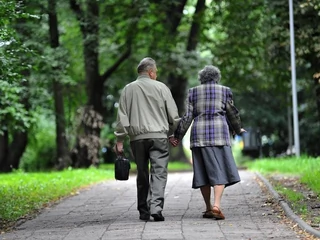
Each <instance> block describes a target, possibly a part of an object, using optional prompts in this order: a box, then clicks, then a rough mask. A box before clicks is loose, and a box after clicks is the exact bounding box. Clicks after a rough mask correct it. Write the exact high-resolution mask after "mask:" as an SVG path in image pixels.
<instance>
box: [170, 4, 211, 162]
mask: <svg viewBox="0 0 320 240" xmlns="http://www.w3.org/2000/svg"><path fill="white" fill-rule="evenodd" d="M204 11H205V0H198V2H197V5H196V11H195V13H194V15H193V21H192V25H191V29H190V33H189V37H188V44H187V47H186V50H187V51H193V50H195V49H196V47H197V44H198V42H199V37H200V23H201V22H202V19H203V16H204ZM168 84H169V86H170V88H171V92H172V95H173V98H174V100H175V101H176V104H177V107H178V109H179V115H180V116H182V115H183V114H184V112H185V99H186V91H187V87H188V79H187V78H186V77H184V76H182V75H176V73H170V74H169V80H168ZM171 156H172V159H174V160H176V159H179V160H180V161H183V162H189V159H187V157H186V155H185V153H184V150H183V146H182V144H179V147H178V151H174V150H171Z"/></svg>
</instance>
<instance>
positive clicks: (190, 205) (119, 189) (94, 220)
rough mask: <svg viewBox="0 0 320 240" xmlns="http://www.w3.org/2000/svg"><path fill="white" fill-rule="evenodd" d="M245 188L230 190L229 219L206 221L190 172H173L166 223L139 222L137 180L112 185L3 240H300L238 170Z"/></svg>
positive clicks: (225, 206)
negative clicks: (192, 187) (193, 187)
mask: <svg viewBox="0 0 320 240" xmlns="http://www.w3.org/2000/svg"><path fill="white" fill-rule="evenodd" d="M240 176H241V179H242V181H241V183H239V184H236V185H234V186H231V187H229V188H226V190H225V194H224V196H223V203H222V210H223V213H224V215H225V217H226V220H222V221H217V220H212V219H204V218H202V211H203V210H204V203H203V200H202V197H201V194H200V190H193V189H191V180H192V173H190V172H187V173H170V174H169V178H168V184H167V188H166V198H165V209H164V211H163V215H164V216H165V221H164V222H154V221H153V220H151V221H149V222H143V221H140V220H139V219H138V218H139V215H138V211H137V210H136V187H135V176H131V177H130V179H129V180H128V181H125V182H120V181H109V182H105V183H101V184H98V185H95V186H93V187H91V188H90V189H89V190H85V191H82V192H81V193H80V194H79V195H76V196H73V197H70V198H67V199H65V200H63V201H61V202H60V203H59V204H58V205H56V206H54V207H52V208H49V209H46V210H44V211H43V213H42V214H40V215H39V216H38V217H36V218H35V219H33V220H29V221H27V222H25V223H24V224H22V225H20V226H19V227H17V229H16V230H15V231H13V232H11V233H6V234H3V235H0V239H1V240H60V239H61V240H116V239H118V240H137V239H142V240H147V239H166V240H169V239H174V240H178V239H182V240H206V239H210V240H242V239H243V240H267V239H273V240H275V239H276V240H285V239H287V240H295V239H300V238H299V237H298V236H297V235H296V233H295V232H294V231H293V230H292V229H291V228H290V227H289V226H287V225H285V224H284V223H282V221H281V219H280V218H278V216H277V213H274V212H273V209H272V208H271V207H270V206H269V205H267V204H265V203H266V200H267V198H268V196H266V195H265V194H263V193H262V191H261V188H260V186H259V184H258V183H257V181H256V180H255V175H254V173H250V172H248V171H242V170H241V171H240Z"/></svg>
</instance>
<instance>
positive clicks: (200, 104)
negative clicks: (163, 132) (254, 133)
mask: <svg viewBox="0 0 320 240" xmlns="http://www.w3.org/2000/svg"><path fill="white" fill-rule="evenodd" d="M220 78H221V74H220V70H219V69H218V68H217V67H215V66H205V67H204V69H202V70H201V71H200V72H199V81H200V83H201V85H199V86H196V87H194V88H191V89H189V92H188V98H187V106H186V113H185V114H184V115H183V117H182V118H181V121H180V123H179V126H178V128H177V129H176V131H175V133H174V137H172V138H170V142H171V144H172V145H173V146H177V144H178V143H179V142H180V141H181V140H182V138H183V137H184V135H185V133H186V132H187V130H188V128H189V126H190V125H191V123H192V121H193V124H192V128H191V137H190V148H191V151H192V159H193V183H192V188H195V189H197V188H200V190H201V193H202V196H203V199H204V202H205V205H206V211H205V212H203V217H204V218H215V219H218V220H220V219H225V217H224V215H223V213H222V212H221V210H220V205H221V197H222V194H223V191H224V188H225V187H228V186H231V185H233V184H235V183H238V182H239V181H240V177H239V173H238V169H237V166H236V164H235V161H234V158H233V155H232V151H231V141H230V133H231V132H232V133H236V134H241V133H242V132H245V130H244V129H242V128H241V122H240V116H239V111H238V110H237V109H236V107H235V106H234V105H233V100H232V92H231V90H230V88H228V87H226V86H223V85H219V84H218V83H219V81H220ZM211 187H213V191H214V203H213V205H212V204H211V201H210V196H211Z"/></svg>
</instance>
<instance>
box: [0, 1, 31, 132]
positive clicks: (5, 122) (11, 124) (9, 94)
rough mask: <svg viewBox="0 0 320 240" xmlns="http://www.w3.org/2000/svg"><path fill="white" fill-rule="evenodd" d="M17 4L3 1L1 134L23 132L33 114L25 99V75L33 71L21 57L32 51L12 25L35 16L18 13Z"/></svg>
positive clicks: (0, 10) (0, 7) (0, 9)
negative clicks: (8, 131) (20, 38)
mask: <svg viewBox="0 0 320 240" xmlns="http://www.w3.org/2000/svg"><path fill="white" fill-rule="evenodd" d="M17 8H19V4H17V3H16V2H15V1H1V3H0V14H1V16H6V17H4V18H1V20H0V55H1V57H0V122H1V126H0V134H1V133H2V131H3V130H8V129H10V128H11V129H14V130H23V129H26V128H28V127H30V124H31V122H32V114H29V113H28V111H27V110H26V108H25V106H24V104H23V103H22V99H23V98H24V97H25V95H26V94H27V88H26V79H25V78H24V77H23V76H22V73H23V72H25V71H28V70H30V69H31V65H30V64H29V62H23V61H21V59H20V56H22V55H23V56H31V55H32V51H31V50H29V49H28V48H27V47H25V46H24V45H23V43H21V42H20V41H19V40H18V38H17V33H16V31H15V30H14V29H13V28H12V22H13V21H16V20H17V19H18V18H29V17H32V16H30V15H28V14H26V13H24V12H23V11H21V12H20V11H16V9H17Z"/></svg>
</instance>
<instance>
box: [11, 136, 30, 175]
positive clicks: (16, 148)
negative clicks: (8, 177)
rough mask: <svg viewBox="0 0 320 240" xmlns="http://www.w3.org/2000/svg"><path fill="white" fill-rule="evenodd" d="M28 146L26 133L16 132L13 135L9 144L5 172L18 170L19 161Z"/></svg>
mask: <svg viewBox="0 0 320 240" xmlns="http://www.w3.org/2000/svg"><path fill="white" fill-rule="evenodd" d="M27 144H28V133H27V132H26V131H25V132H17V133H15V134H14V135H13V141H12V142H11V144H10V148H9V152H8V157H7V170H8V171H11V170H12V169H18V168H19V164H20V159H21V157H22V155H23V153H24V152H25V150H26V147H27Z"/></svg>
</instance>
